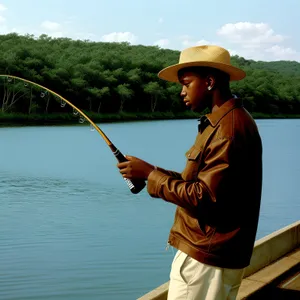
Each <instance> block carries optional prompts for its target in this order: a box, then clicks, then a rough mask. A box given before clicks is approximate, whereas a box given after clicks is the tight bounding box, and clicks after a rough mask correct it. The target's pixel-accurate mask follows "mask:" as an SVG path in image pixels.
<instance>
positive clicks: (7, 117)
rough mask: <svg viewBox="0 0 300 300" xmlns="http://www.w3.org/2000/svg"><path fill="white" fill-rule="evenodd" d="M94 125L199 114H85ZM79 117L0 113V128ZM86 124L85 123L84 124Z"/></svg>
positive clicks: (264, 116)
mask: <svg viewBox="0 0 300 300" xmlns="http://www.w3.org/2000/svg"><path fill="white" fill-rule="evenodd" d="M86 115H87V116H88V117H89V118H90V119H91V120H92V121H93V122H95V123H111V122H125V121H146V120H172V119H197V118H198V117H199V114H196V113H194V112H192V111H185V112H181V113H173V112H154V113H138V114H137V113H124V112H123V113H119V114H95V113H86ZM252 115H253V117H254V118H255V119H298V118H300V115H283V114H277V115H268V114H263V113H253V114H252ZM79 118H80V117H79V116H74V115H73V114H71V113H64V114H31V115H27V114H17V113H10V114H8V113H0V126H20V125H22V126H28V125H71V124H80V122H79ZM86 123H87V122H85V124H86Z"/></svg>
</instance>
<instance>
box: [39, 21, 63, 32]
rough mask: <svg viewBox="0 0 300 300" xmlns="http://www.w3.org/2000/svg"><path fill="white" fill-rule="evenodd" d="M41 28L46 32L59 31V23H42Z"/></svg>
mask: <svg viewBox="0 0 300 300" xmlns="http://www.w3.org/2000/svg"><path fill="white" fill-rule="evenodd" d="M41 27H42V28H43V29H46V30H49V31H56V30H59V29H60V28H61V25H60V24H59V23H56V22H51V21H44V22H43V23H42V24H41Z"/></svg>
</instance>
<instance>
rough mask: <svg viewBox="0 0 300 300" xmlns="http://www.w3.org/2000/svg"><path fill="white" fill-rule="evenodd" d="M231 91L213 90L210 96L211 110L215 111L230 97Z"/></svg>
mask: <svg viewBox="0 0 300 300" xmlns="http://www.w3.org/2000/svg"><path fill="white" fill-rule="evenodd" d="M232 98H233V96H232V93H231V91H230V90H229V89H228V90H226V91H224V92H222V93H221V92H220V91H219V90H217V91H215V92H214V95H213V97H212V107H211V112H215V111H216V110H218V109H219V108H220V107H221V106H222V105H223V104H224V103H225V102H226V101H228V100H230V99H232Z"/></svg>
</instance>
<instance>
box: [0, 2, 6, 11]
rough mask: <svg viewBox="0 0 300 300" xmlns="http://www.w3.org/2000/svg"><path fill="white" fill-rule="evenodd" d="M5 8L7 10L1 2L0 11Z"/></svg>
mask: <svg viewBox="0 0 300 300" xmlns="http://www.w3.org/2000/svg"><path fill="white" fill-rule="evenodd" d="M5 10H7V7H6V6H4V5H3V4H0V12H1V11H5Z"/></svg>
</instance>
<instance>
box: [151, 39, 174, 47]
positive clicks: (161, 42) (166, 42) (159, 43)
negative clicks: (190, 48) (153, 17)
mask: <svg viewBox="0 0 300 300" xmlns="http://www.w3.org/2000/svg"><path fill="white" fill-rule="evenodd" d="M169 44H170V41H169V40H168V39H160V40H158V41H156V42H154V45H156V46H159V47H161V48H166V46H168V45H169Z"/></svg>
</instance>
